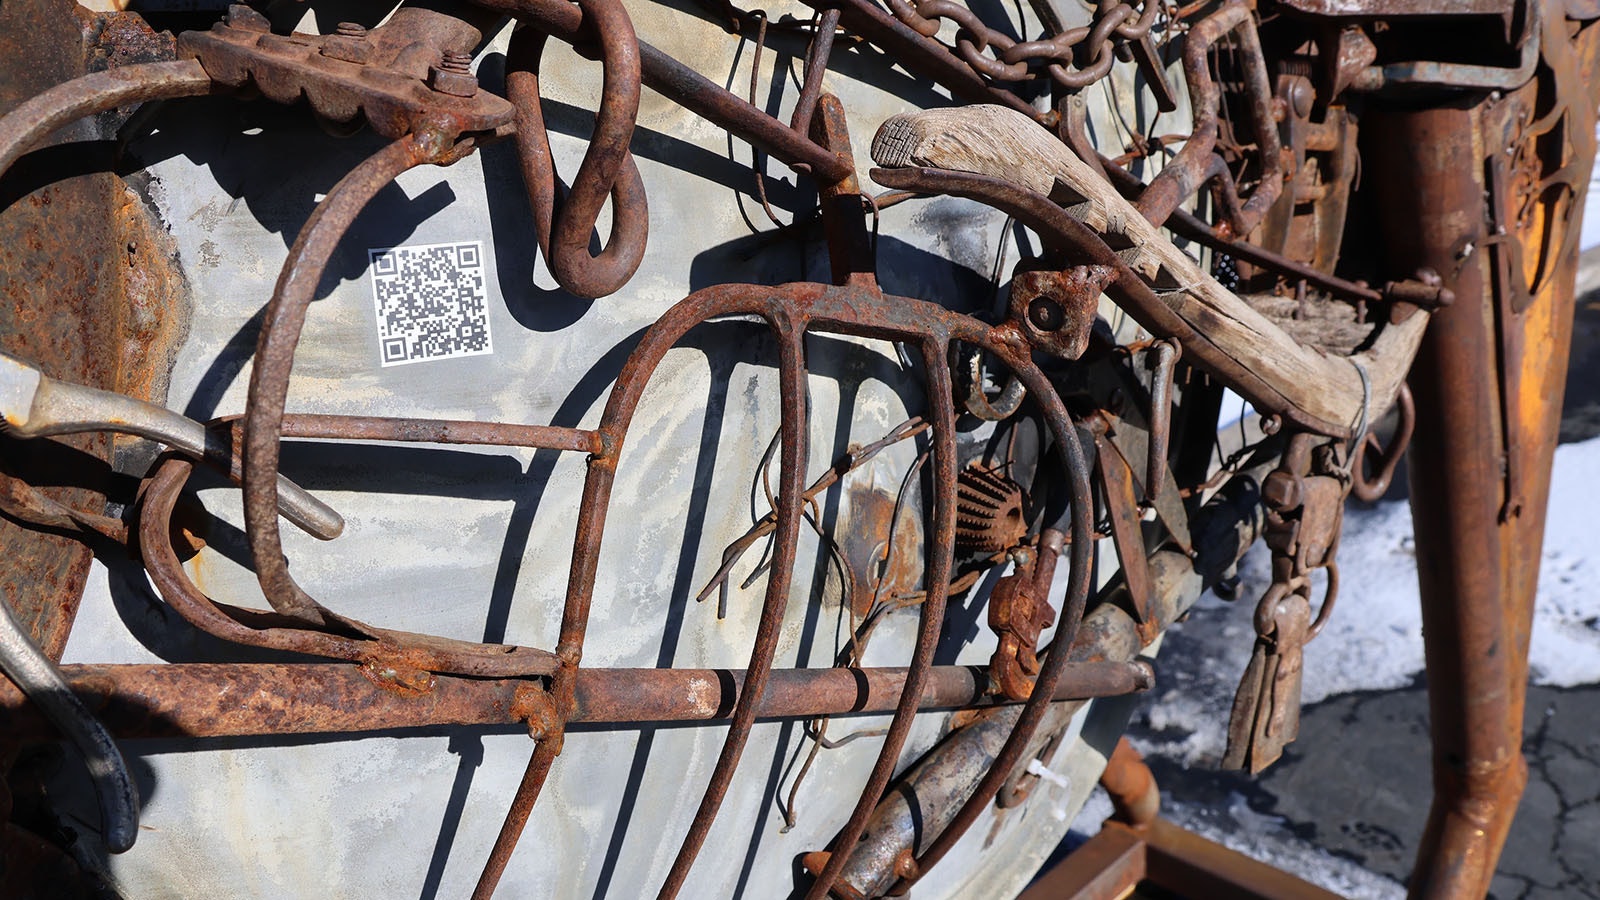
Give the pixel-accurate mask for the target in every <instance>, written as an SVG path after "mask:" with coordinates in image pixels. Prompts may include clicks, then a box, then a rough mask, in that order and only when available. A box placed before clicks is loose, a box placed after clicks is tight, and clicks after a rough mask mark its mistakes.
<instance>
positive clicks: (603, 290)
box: [506, 0, 650, 299]
mask: <svg viewBox="0 0 1600 900" xmlns="http://www.w3.org/2000/svg"><path fill="white" fill-rule="evenodd" d="M584 13H585V15H584V20H585V24H586V25H588V26H589V27H590V29H591V30H592V33H593V34H594V36H595V40H596V42H597V43H598V44H599V46H600V56H601V62H602V65H603V67H604V68H603V73H604V74H603V78H604V82H603V87H602V93H601V101H600V109H599V112H598V114H597V115H596V117H595V128H594V134H593V136H591V137H590V139H589V147H588V149H587V150H586V151H584V155H583V162H582V163H581V164H580V165H579V166H578V173H577V175H576V176H575V177H574V178H573V179H572V188H571V190H570V192H569V193H568V195H567V197H566V199H565V200H564V201H559V202H558V201H557V200H556V165H555V159H554V157H553V156H552V154H551V151H550V136H549V133H548V132H547V131H546V130H545V123H544V112H543V109H542V107H541V102H540V97H539V63H540V60H541V58H542V57H543V55H544V46H545V42H546V40H548V37H549V36H548V35H546V34H545V33H543V32H541V31H538V30H536V29H534V28H531V27H524V28H521V29H519V30H517V31H516V32H515V33H514V34H512V36H511V46H510V47H509V48H508V49H507V52H506V96H507V98H508V99H510V100H511V102H512V104H513V105H514V106H516V108H517V114H516V123H517V156H518V159H519V160H520V162H521V165H522V178H523V181H524V182H525V183H526V184H527V188H528V201H529V203H530V204H531V205H532V206H533V221H534V227H535V230H536V232H537V235H538V238H539V249H540V250H541V251H542V252H543V253H544V258H545V262H546V264H548V265H549V267H550V274H552V275H554V276H555V279H556V281H557V282H558V283H559V284H560V285H561V286H562V287H563V288H565V289H567V290H568V291H571V292H572V293H574V294H577V295H578V296H580V297H588V298H591V299H592V298H595V297H603V296H605V295H607V294H610V293H613V292H615V291H616V290H617V289H618V288H620V287H622V285H623V284H625V283H626V282H627V281H628V279H629V278H632V277H633V273H634V272H635V271H636V270H637V269H638V268H639V262H640V260H642V259H643V258H644V250H645V243H646V241H647V239H648V237H649V233H650V211H649V202H648V200H647V198H646V195H645V190H644V181H643V180H642V179H641V178H640V177H639V167H638V165H637V164H636V163H635V162H634V159H633V154H632V153H631V152H629V150H628V142H629V141H630V140H631V139H632V138H633V129H634V122H635V119H636V118H637V116H638V112H639V94H640V63H639V38H638V36H637V35H636V34H635V33H634V30H633V22H632V21H631V20H630V19H629V18H628V13H627V10H625V9H624V8H623V6H622V4H621V3H620V2H619V0H588V2H586V3H584ZM608 196H609V197H610V198H611V235H610V237H609V238H608V239H607V241H606V245H605V248H604V249H603V250H601V251H600V253H599V254H598V255H595V256H590V255H589V235H590V233H591V232H592V231H593V230H594V227H595V223H596V221H597V220H598V219H599V217H600V210H601V208H602V207H603V206H604V205H605V202H606V198H607V197H608Z"/></svg>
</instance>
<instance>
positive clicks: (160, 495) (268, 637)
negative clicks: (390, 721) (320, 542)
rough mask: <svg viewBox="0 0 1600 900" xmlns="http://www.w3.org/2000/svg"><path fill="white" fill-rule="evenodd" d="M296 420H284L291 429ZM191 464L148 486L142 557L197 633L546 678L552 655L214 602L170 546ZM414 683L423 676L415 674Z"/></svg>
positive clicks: (396, 666) (381, 660)
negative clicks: (304, 620)
mask: <svg viewBox="0 0 1600 900" xmlns="http://www.w3.org/2000/svg"><path fill="white" fill-rule="evenodd" d="M294 422H295V417H294V416H290V417H288V418H287V419H285V423H286V425H287V426H289V427H286V429H285V430H290V428H292V426H293V424H294ZM193 468H194V466H193V464H192V463H191V462H190V461H189V460H188V459H186V458H184V457H180V456H175V455H174V456H171V457H169V458H168V459H167V460H166V461H164V462H163V463H162V464H161V465H160V466H159V467H157V469H156V471H155V474H154V475H152V476H150V478H149V480H148V481H147V482H146V485H145V488H144V493H143V496H142V499H141V502H140V508H139V521H138V529H139V530H138V536H139V553H140V556H141V558H142V559H143V560H144V567H145V571H146V572H147V573H149V575H150V582H151V583H152V584H154V585H155V587H156V590H157V591H158V592H160V594H161V597H162V599H163V600H165V601H166V602H167V605H169V606H171V607H172V608H173V609H174V610H176V611H177V612H178V614H179V615H181V616H183V618H184V619H185V620H186V621H187V622H189V624H191V625H193V626H194V627H195V628H198V629H199V630H201V631H204V632H205V633H207V634H210V635H212V636H214V637H218V638H221V639H222V640H225V641H230V642H232V643H235V644H244V645H246V646H250V647H266V648H269V649H273V650H282V651H286V652H290V653H305V654H310V655H313V656H325V657H328V658H331V659H343V660H349V661H351V662H357V663H362V664H365V665H367V666H369V667H372V668H373V669H374V670H375V671H381V670H385V669H388V670H400V669H404V670H408V671H410V672H415V673H429V672H440V673H449V674H456V675H466V676H472V677H478V678H516V677H525V676H529V675H548V674H550V673H551V672H552V671H554V670H555V668H556V662H555V657H554V655H553V654H551V653H550V652H549V651H546V650H537V649H534V648H532V647H520V646H511V645H505V644H474V643H469V642H467V641H457V640H452V639H449V638H442V637H435V636H432V635H421V634H413V633H410V632H405V631H392V630H389V629H386V628H377V627H374V626H371V625H368V624H366V623H364V622H357V621H355V620H353V619H347V618H340V619H339V620H338V621H339V624H340V625H341V626H343V628H342V629H341V631H342V633H330V632H326V631H316V630H312V629H308V628H305V627H303V626H302V625H301V622H300V620H298V619H287V618H286V617H284V616H281V615H277V614H274V613H269V612H264V611H261V610H255V609H245V608H242V607H237V606H230V605H227V604H223V603H217V602H215V601H214V600H212V599H211V598H210V597H208V596H206V594H205V592H203V591H201V590H200V588H199V587H197V586H196V585H195V583H194V582H193V581H192V580H191V579H190V578H189V576H188V574H187V573H185V572H184V570H183V564H182V562H180V561H179V559H178V554H177V551H176V550H175V549H174V548H173V545H172V513H173V509H174V507H175V506H176V505H177V502H178V495H179V494H180V493H182V491H183V487H184V485H185V484H186V483H187V482H188V480H189V473H190V472H191V471H192V470H193ZM419 677H423V676H421V675H419Z"/></svg>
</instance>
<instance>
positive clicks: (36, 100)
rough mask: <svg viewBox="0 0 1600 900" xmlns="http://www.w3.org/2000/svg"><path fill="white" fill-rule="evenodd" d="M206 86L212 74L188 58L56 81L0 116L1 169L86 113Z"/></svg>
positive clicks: (188, 94)
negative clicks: (42, 91)
mask: <svg viewBox="0 0 1600 900" xmlns="http://www.w3.org/2000/svg"><path fill="white" fill-rule="evenodd" d="M211 90H212V82H211V77H210V76H209V75H207V74H206V70H205V69H204V68H203V67H201V65H200V63H198V62H196V61H195V60H192V59H186V60H179V61H177V62H164V63H143V64H140V65H134V66H123V67H121V68H116V69H107V70H106V71H104V72H95V73H94V74H92V75H84V76H82V77H80V78H74V79H72V80H71V81H68V82H65V83H62V84H58V85H56V86H55V87H53V88H51V89H49V90H47V91H45V92H44V93H42V94H38V95H36V96H34V97H31V98H29V99H28V100H26V101H24V102H23V103H21V104H19V105H18V106H17V107H16V108H15V109H13V110H11V112H9V113H6V115H5V118H3V119H0V174H4V173H5V171H6V170H7V169H10V168H11V165H12V164H13V163H15V162H16V161H17V159H18V158H19V157H21V156H22V154H24V153H26V152H28V150H30V149H32V148H33V146H34V145H35V144H37V143H38V142H39V141H41V140H43V139H44V138H45V137H46V136H47V135H49V134H50V132H52V131H55V130H56V129H57V128H60V127H62V126H63V125H68V124H71V123H72V122H75V121H77V120H78V119H81V118H83V117H85V116H92V115H94V114H96V113H101V112H105V111H106V110H108V109H116V108H117V107H119V106H126V105H127V104H129V103H141V102H144V101H146V100H167V99H171V98H175V97H195V96H199V95H200V94H209V93H210V92H211Z"/></svg>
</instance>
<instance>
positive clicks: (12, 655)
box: [0, 598, 139, 853]
mask: <svg viewBox="0 0 1600 900" xmlns="http://www.w3.org/2000/svg"><path fill="white" fill-rule="evenodd" d="M0 669H3V670H5V673H6V675H8V676H10V677H11V680H12V681H14V682H16V683H17V687H20V688H22V692H23V693H25V694H27V695H28V699H29V700H32V701H33V702H34V703H37V704H38V705H39V708H40V709H41V710H43V711H44V714H45V715H46V716H48V717H49V719H50V721H51V722H53V723H54V724H55V726H56V727H57V728H59V729H61V733H62V734H63V735H65V736H66V737H67V739H68V740H70V741H72V743H73V744H74V745H75V746H76V747H77V748H78V752H79V753H81V754H83V762H84V765H86V766H87V767H88V769H89V776H90V777H91V778H92V779H93V780H94V790H95V794H97V795H98V796H99V798H100V829H101V831H102V832H103V833H104V835H105V841H106V849H107V850H110V851H111V852H112V853H123V852H126V851H127V850H129V849H131V848H132V847H133V842H134V839H135V838H137V837H138V836H139V792H138V791H137V790H135V789H134V786H133V779H132V778H131V777H130V776H129V775H128V764H127V763H126V762H125V761H124V760H123V758H122V752H121V751H120V750H118V749H117V745H116V743H115V742H113V741H112V740H111V734H110V732H108V731H106V729H105V726H104V725H101V724H100V721H99V720H98V719H96V718H95V717H94V714H93V713H91V712H89V710H88V709H87V708H86V707H85V706H84V705H83V701H82V700H79V699H78V695H77V694H74V693H73V692H72V689H71V688H69V687H67V683H66V681H64V680H63V679H62V678H61V673H59V672H57V671H56V667H55V664H54V663H52V662H51V661H50V658H49V657H47V656H45V655H44V652H43V651H42V650H40V649H39V648H38V647H37V646H35V645H34V643H33V641H32V640H31V639H29V637H28V635H27V632H25V631H23V629H22V626H21V625H19V624H18V623H17V619H16V617H15V616H14V615H12V613H11V603H10V602H9V601H8V600H7V599H5V598H0Z"/></svg>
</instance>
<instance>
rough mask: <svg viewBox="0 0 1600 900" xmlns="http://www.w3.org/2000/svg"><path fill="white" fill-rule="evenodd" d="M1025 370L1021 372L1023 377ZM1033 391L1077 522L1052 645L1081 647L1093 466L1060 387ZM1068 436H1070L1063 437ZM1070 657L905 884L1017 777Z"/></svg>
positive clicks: (1055, 667)
mask: <svg viewBox="0 0 1600 900" xmlns="http://www.w3.org/2000/svg"><path fill="white" fill-rule="evenodd" d="M1021 374H1022V373H1021V372H1020V371H1019V372H1018V375H1021ZM1028 389H1029V392H1030V393H1032V394H1033V397H1034V402H1035V403H1037V404H1038V405H1039V406H1040V412H1041V415H1042V417H1043V419H1044V420H1045V422H1047V423H1048V424H1049V425H1050V431H1051V433H1052V434H1053V435H1055V437H1056V439H1057V441H1058V445H1057V447H1056V453H1057V454H1059V455H1060V457H1061V459H1062V464H1063V465H1064V466H1065V467H1066V475H1067V489H1068V495H1069V498H1068V499H1069V504H1070V505H1069V509H1068V515H1069V516H1070V521H1071V532H1070V535H1071V544H1069V545H1068V546H1069V549H1068V554H1069V556H1068V563H1069V566H1070V568H1069V569H1068V572H1067V592H1066V596H1065V597H1064V598H1063V600H1062V604H1061V617H1060V624H1058V625H1057V626H1056V636H1055V638H1054V639H1053V643H1052V646H1053V647H1062V648H1067V647H1072V646H1075V645H1076V644H1077V642H1078V640H1079V639H1080V638H1081V637H1084V636H1086V635H1080V630H1079V627H1078V626H1079V624H1080V623H1081V622H1082V621H1083V617H1084V610H1085V608H1086V604H1087V602H1088V596H1089V583H1090V575H1091V573H1090V558H1089V554H1090V549H1091V545H1092V544H1093V541H1092V540H1090V538H1089V536H1090V535H1092V534H1093V533H1094V522H1093V519H1094V509H1093V502H1092V500H1091V499H1090V496H1091V495H1090V493H1089V464H1088V462H1087V461H1086V460H1085V459H1084V454H1083V446H1082V444H1081V443H1080V442H1079V440H1078V435H1077V429H1076V428H1075V427H1074V426H1073V425H1072V421H1071V419H1070V418H1069V417H1068V414H1067V411H1066V408H1065V407H1064V406H1063V405H1062V403H1061V399H1060V397H1058V396H1057V395H1056V393H1055V392H1054V391H1045V392H1039V391H1037V390H1035V388H1034V385H1033V384H1028ZM1063 436H1064V437H1065V440H1063V439H1062V438H1063ZM1054 642H1059V643H1054ZM1070 656H1071V654H1070V653H1067V652H1059V653H1058V652H1052V653H1051V654H1050V655H1049V657H1048V658H1047V659H1046V661H1045V664H1044V667H1043V668H1042V669H1041V670H1040V671H1039V677H1038V679H1037V680H1036V681H1035V682H1034V688H1033V695H1032V696H1031V697H1029V698H1028V702H1027V703H1025V704H1023V707H1022V710H1021V711H1020V713H1018V715H1017V721H1016V725H1015V727H1013V728H1012V729H1011V733H1010V735H1009V736H1008V737H1007V739H1006V742H1005V745H1004V746H1003V747H1002V748H1001V750H1000V752H999V754H998V755H997V756H996V757H995V759H994V763H993V765H991V766H990V767H989V769H988V771H987V772H986V773H985V774H984V777H983V778H982V779H981V780H980V781H979V782H978V784H977V786H976V787H975V788H974V789H973V791H972V794H971V795H970V796H968V797H967V798H966V802H965V803H963V804H962V805H961V807H960V809H959V811H957V812H956V814H955V816H954V817H952V819H951V821H950V824H949V826H948V827H946V828H945V829H944V830H943V831H942V832H940V833H939V835H938V836H937V837H935V838H934V839H933V841H932V843H931V844H929V845H928V847H927V849H926V850H925V851H923V852H922V853H921V854H918V855H916V857H915V859H914V860H913V861H912V865H911V866H909V867H908V869H909V871H908V872H907V873H905V874H903V875H902V877H901V879H900V884H901V885H903V886H907V887H909V885H910V883H911V882H913V881H915V880H916V879H917V878H918V877H920V876H921V875H922V874H923V873H925V872H927V871H928V869H930V868H932V867H933V866H934V865H935V864H937V863H938V862H939V860H940V859H942V858H943V857H944V855H945V853H947V852H949V850H950V848H951V847H952V846H954V845H955V842H956V841H958V840H960V839H961V835H963V834H964V833H966V830H967V829H968V828H970V827H971V826H972V823H973V822H974V821H976V820H977V818H978V815H979V814H980V813H982V812H983V810H984V809H986V808H988V806H989V803H990V802H991V801H992V800H993V799H994V796H995V794H996V793H998V792H999V790H1000V788H1001V786H1002V785H1004V784H1005V782H1006V780H1007V779H1008V778H1010V777H1011V772H1012V770H1013V769H1015V768H1016V765H1017V763H1018V761H1019V760H1021V759H1022V756H1023V753H1024V752H1025V751H1026V749H1027V747H1028V743H1029V741H1031V740H1032V739H1033V736H1034V732H1035V731H1036V730H1037V729H1038V727H1039V724H1040V722H1041V721H1042V720H1043V718H1044V716H1045V712H1046V710H1047V709H1048V708H1049V706H1050V698H1051V697H1053V696H1054V695H1055V690H1056V685H1057V684H1058V683H1059V682H1060V679H1061V676H1062V674H1063V673H1064V672H1065V671H1066V668H1065V667H1066V664H1067V662H1068V660H1069V658H1070ZM907 876H909V877H907Z"/></svg>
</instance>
